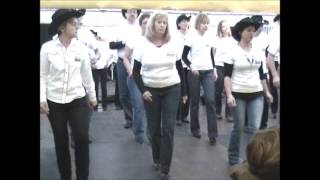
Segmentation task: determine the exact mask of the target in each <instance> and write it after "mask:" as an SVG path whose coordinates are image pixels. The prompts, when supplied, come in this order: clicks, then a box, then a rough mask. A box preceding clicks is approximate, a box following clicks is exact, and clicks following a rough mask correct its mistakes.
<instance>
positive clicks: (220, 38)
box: [213, 20, 236, 122]
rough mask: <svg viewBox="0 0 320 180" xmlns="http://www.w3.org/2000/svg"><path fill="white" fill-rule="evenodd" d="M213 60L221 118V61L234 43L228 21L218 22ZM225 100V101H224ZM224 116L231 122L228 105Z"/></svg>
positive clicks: (217, 107) (218, 114)
mask: <svg viewBox="0 0 320 180" xmlns="http://www.w3.org/2000/svg"><path fill="white" fill-rule="evenodd" d="M213 42H214V62H215V65H216V69H217V75H218V79H217V80H216V82H215V84H216V94H215V100H216V104H215V105H216V112H217V119H222V115H221V111H222V92H223V89H224V83H223V81H224V80H223V79H224V77H223V74H224V72H223V61H224V59H225V58H226V55H227V53H228V51H230V49H232V47H233V46H234V45H235V44H236V41H235V40H234V39H233V38H232V37H231V30H230V26H229V24H228V22H227V21H226V20H222V21H220V22H219V24H218V29H217V36H216V38H215V39H214V41H213ZM226 102H227V101H226ZM225 118H226V120H227V121H228V122H232V121H233V120H232V116H231V112H230V109H229V108H228V106H226V108H225Z"/></svg>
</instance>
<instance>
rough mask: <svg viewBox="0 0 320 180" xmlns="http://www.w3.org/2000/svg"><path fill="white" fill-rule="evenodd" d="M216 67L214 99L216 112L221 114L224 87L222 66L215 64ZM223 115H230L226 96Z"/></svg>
mask: <svg viewBox="0 0 320 180" xmlns="http://www.w3.org/2000/svg"><path fill="white" fill-rule="evenodd" d="M216 68H217V75H218V79H217V80H216V81H215V84H216V93H215V100H216V104H215V105H216V113H217V114H221V110H222V91H223V89H224V69H223V68H224V67H223V66H216ZM225 115H226V116H227V115H228V116H231V112H230V109H229V107H228V105H227V98H226V109H225Z"/></svg>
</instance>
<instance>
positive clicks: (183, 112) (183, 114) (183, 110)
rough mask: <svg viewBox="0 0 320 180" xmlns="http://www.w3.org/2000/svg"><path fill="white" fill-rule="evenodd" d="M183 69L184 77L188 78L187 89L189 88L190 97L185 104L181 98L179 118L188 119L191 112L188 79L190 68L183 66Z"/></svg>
mask: <svg viewBox="0 0 320 180" xmlns="http://www.w3.org/2000/svg"><path fill="white" fill-rule="evenodd" d="M183 71H184V77H185V78H186V89H187V96H188V99H187V101H186V103H185V104H183V102H182V100H181V99H180V101H179V105H178V112H177V120H183V119H186V118H187V116H188V114H189V104H190V95H189V84H188V80H187V77H188V71H189V70H188V69H187V68H183Z"/></svg>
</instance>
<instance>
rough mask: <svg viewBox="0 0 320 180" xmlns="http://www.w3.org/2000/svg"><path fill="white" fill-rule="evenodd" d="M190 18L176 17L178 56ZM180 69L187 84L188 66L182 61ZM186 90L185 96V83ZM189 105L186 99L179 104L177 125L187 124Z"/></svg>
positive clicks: (186, 34) (187, 30)
mask: <svg viewBox="0 0 320 180" xmlns="http://www.w3.org/2000/svg"><path fill="white" fill-rule="evenodd" d="M190 19H191V16H186V15H185V14H181V15H180V16H178V18H177V20H176V25H177V29H178V31H177V34H176V36H177V38H176V39H177V40H178V41H179V51H180V53H179V55H180V56H181V55H182V51H183V47H184V44H185V41H186V39H187V36H188V32H189V22H190ZM182 67H183V73H184V76H185V78H186V82H187V76H188V71H189V70H188V66H187V65H186V64H185V63H184V62H183V61H182ZM186 90H187V95H188V94H189V86H188V83H186ZM189 105H190V100H189V99H188V100H187V101H186V102H182V101H180V102H179V107H178V113H177V125H178V126H181V125H182V122H183V123H189V121H188V120H187V117H188V114H189Z"/></svg>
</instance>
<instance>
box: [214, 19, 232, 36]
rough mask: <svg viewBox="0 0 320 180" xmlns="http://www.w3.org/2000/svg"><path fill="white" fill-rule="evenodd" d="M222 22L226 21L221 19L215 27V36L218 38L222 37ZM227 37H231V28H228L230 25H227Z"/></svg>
mask: <svg viewBox="0 0 320 180" xmlns="http://www.w3.org/2000/svg"><path fill="white" fill-rule="evenodd" d="M223 23H227V21H226V20H222V21H220V22H219V24H218V28H217V37H219V38H222V37H223V32H222V24H223ZM227 36H228V37H231V29H230V26H229V32H228V34H227Z"/></svg>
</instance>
